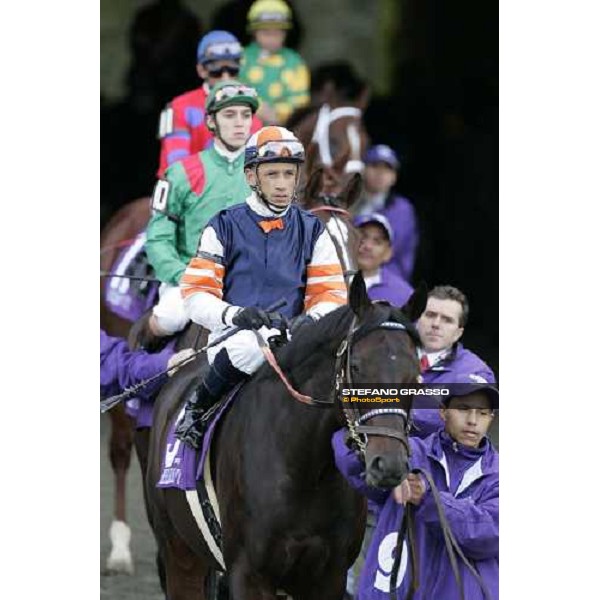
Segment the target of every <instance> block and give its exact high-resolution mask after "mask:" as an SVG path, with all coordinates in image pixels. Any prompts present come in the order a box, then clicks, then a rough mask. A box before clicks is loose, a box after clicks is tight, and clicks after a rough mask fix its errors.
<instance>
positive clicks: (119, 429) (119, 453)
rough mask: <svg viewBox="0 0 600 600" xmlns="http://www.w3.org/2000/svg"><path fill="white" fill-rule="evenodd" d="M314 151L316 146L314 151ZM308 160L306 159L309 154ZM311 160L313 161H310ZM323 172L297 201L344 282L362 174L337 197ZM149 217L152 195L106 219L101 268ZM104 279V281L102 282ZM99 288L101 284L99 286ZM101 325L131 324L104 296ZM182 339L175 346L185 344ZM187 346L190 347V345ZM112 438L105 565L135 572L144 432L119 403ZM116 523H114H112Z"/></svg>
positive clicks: (111, 328)
mask: <svg viewBox="0 0 600 600" xmlns="http://www.w3.org/2000/svg"><path fill="white" fill-rule="evenodd" d="M313 152H314V149H313ZM309 159H310V157H309ZM312 164H313V165H314V164H315V161H312ZM325 189H326V174H325V171H324V169H323V168H312V174H311V176H310V179H309V181H308V184H307V185H306V188H305V189H304V191H303V192H302V196H303V200H302V202H301V205H302V206H303V208H305V209H306V210H310V211H311V212H313V213H314V214H315V215H317V216H318V217H319V219H321V221H322V222H323V223H324V224H325V227H326V228H327V230H328V232H329V234H330V235H331V237H332V239H333V242H334V244H335V246H336V250H337V253H338V256H339V258H340V262H341V263H342V266H343V269H344V272H345V273H346V281H347V282H348V281H349V278H350V274H351V273H352V272H354V271H355V269H356V255H357V249H358V240H359V237H358V234H357V232H356V230H355V229H354V227H352V224H351V217H350V213H349V212H348V208H349V207H350V206H351V205H352V204H353V203H354V202H355V201H356V200H357V199H358V197H359V195H360V191H361V177H360V175H358V174H355V175H354V176H353V177H352V178H351V179H350V180H349V181H348V182H347V183H346V186H345V188H344V189H340V191H339V193H338V194H337V195H335V194H332V193H328V194H326V193H325ZM149 218H150V199H149V198H140V199H138V200H134V201H133V202H130V203H129V204H127V205H125V206H124V207H123V208H122V209H120V210H119V211H118V212H117V213H115V215H114V216H113V217H112V218H111V219H110V221H109V222H108V223H107V225H106V227H105V228H104V229H103V231H102V234H101V238H100V239H101V255H100V268H101V270H102V271H105V272H111V271H112V267H113V265H114V263H115V261H116V260H117V257H118V256H119V253H120V252H121V251H122V249H123V248H124V247H127V244H130V243H131V241H132V240H133V239H134V238H135V237H136V236H137V235H138V234H139V233H140V232H141V231H143V230H144V229H145V228H146V226H147V224H148V221H149ZM105 283H106V281H105V280H104V281H102V285H103V284H105ZM101 289H103V288H101ZM100 315H101V316H100V323H101V326H102V328H103V329H104V330H105V331H106V332H107V333H109V334H110V335H116V336H120V337H124V338H127V337H128V334H129V330H130V329H131V326H132V323H131V322H129V321H127V320H125V319H123V318H121V317H119V316H118V315H116V314H114V313H112V312H111V311H110V309H109V307H108V306H107V304H106V302H105V299H104V294H103V293H101V298H100ZM184 339H186V338H180V340H179V341H178V344H177V345H178V348H179V349H181V348H184V347H188V346H186V345H185V343H184V342H183V340H184ZM190 347H191V346H190ZM110 419H111V437H110V442H109V453H110V461H111V466H112V469H113V472H114V474H115V512H114V521H113V524H111V530H110V531H111V552H110V554H109V556H108V558H107V568H108V569H109V570H110V571H116V572H125V573H131V572H133V560H132V557H131V551H130V547H129V540H130V538H131V532H130V530H129V527H128V525H127V520H126V476H127V471H128V469H129V465H130V462H131V452H132V447H133V444H134V441H135V447H136V451H137V454H138V458H139V460H140V464H141V466H142V470H144V463H145V457H146V454H147V445H148V439H147V436H148V434H147V432H145V433H143V434H140V433H136V434H135V438H134V426H133V421H132V419H131V418H130V417H129V416H128V415H127V414H126V413H125V409H124V406H123V405H122V404H120V405H117V406H116V407H115V408H113V409H112V410H111V411H110ZM114 523H117V525H114Z"/></svg>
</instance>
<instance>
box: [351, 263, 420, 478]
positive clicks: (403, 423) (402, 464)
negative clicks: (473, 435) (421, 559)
mask: <svg viewBox="0 0 600 600" xmlns="http://www.w3.org/2000/svg"><path fill="white" fill-rule="evenodd" d="M426 301H427V289H426V286H425V285H421V286H419V288H418V289H417V290H416V291H415V292H414V294H413V295H412V296H411V298H410V299H409V301H408V302H407V303H406V305H405V306H404V307H402V308H395V307H392V306H390V305H387V304H381V303H372V302H371V301H370V299H369V297H368V296H367V291H366V288H365V284H364V281H363V278H362V274H360V273H359V274H358V275H356V276H355V278H354V280H353V282H352V286H351V288H350V307H351V308H352V311H353V312H354V315H355V319H354V321H355V322H354V327H353V328H352V331H351V333H350V334H349V336H348V341H347V348H346V349H345V351H346V353H347V355H346V360H347V363H348V366H347V368H346V373H345V380H346V383H345V385H346V386H347V387H361V385H360V384H361V383H369V384H373V383H376V384H378V385H382V386H385V385H386V384H390V386H391V387H394V385H392V384H396V385H397V384H407V383H408V384H410V383H417V382H418V380H419V363H418V358H417V352H416V347H417V345H418V344H419V337H418V333H417V331H416V329H415V328H414V326H413V323H414V321H416V320H417V319H418V317H419V316H420V315H421V313H422V312H423V310H424V309H425V304H426ZM411 403H412V398H411V397H410V396H404V397H402V400H401V402H400V404H399V405H397V406H396V407H395V408H376V409H373V407H362V406H361V407H358V408H356V407H355V405H345V406H344V410H345V411H346V419H347V421H348V422H349V424H350V425H351V427H350V429H351V437H353V439H354V441H355V442H356V443H357V444H358V446H359V447H360V448H361V450H362V451H363V453H364V459H365V465H366V476H367V477H366V481H367V483H368V484H369V485H375V486H379V487H393V486H394V485H397V484H398V483H400V482H401V481H402V479H404V477H405V476H406V475H407V473H408V456H409V446H408V427H409V413H410V409H411ZM352 430H354V431H352ZM365 440H366V441H365Z"/></svg>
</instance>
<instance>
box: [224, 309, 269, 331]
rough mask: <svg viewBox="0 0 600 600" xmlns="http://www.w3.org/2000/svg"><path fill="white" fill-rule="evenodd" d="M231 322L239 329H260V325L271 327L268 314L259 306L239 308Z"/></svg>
mask: <svg viewBox="0 0 600 600" xmlns="http://www.w3.org/2000/svg"><path fill="white" fill-rule="evenodd" d="M231 322H232V323H233V324H234V325H235V326H236V327H239V328H240V329H260V328H261V327H263V326H264V327H271V319H269V315H268V314H267V313H266V312H265V311H264V310H262V309H261V308H256V307H255V306H249V307H248V308H244V309H243V310H241V311H240V312H239V313H237V315H235V317H233V319H231Z"/></svg>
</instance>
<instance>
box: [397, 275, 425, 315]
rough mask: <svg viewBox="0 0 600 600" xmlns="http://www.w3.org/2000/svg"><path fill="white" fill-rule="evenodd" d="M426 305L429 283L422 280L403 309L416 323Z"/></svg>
mask: <svg viewBox="0 0 600 600" xmlns="http://www.w3.org/2000/svg"><path fill="white" fill-rule="evenodd" d="M426 306H427V284H426V283H425V282H424V281H421V283H419V285H418V287H417V289H416V290H415V291H414V292H413V293H412V296H411V297H410V298H409V299H408V301H407V302H406V304H405V305H404V306H403V307H402V308H401V310H402V312H403V313H404V314H405V315H406V316H407V317H408V318H409V319H410V320H411V322H413V323H414V322H415V321H417V320H418V319H419V317H420V316H421V315H422V314H423V311H424V310H425V307H426Z"/></svg>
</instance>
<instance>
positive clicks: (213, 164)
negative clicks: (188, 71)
mask: <svg viewBox="0 0 600 600" xmlns="http://www.w3.org/2000/svg"><path fill="white" fill-rule="evenodd" d="M257 108H258V98H257V96H256V91H255V90H254V89H253V88H249V87H247V86H244V85H242V84H240V83H239V82H237V81H222V82H219V83H218V84H217V85H215V87H214V88H213V89H212V90H211V93H210V95H209V97H208V100H207V103H206V110H207V125H208V127H209V128H210V129H211V131H212V132H213V133H214V135H215V143H214V145H213V146H212V147H210V148H208V149H207V150H204V151H203V152H200V153H196V154H193V155H191V156H188V157H187V158H185V159H183V160H181V161H178V162H176V163H175V164H174V165H172V166H170V167H169V168H168V169H167V172H166V174H165V178H164V179H159V180H158V182H157V184H156V187H155V189H154V193H153V196H152V217H151V219H150V223H149V224H148V230H147V234H146V235H147V238H146V253H147V254H148V259H149V261H150V263H151V264H152V266H153V267H154V271H155V272H156V276H157V277H158V279H160V281H161V282H162V285H161V287H160V290H159V294H160V300H159V302H158V304H157V305H156V306H155V307H154V310H153V314H152V316H151V317H150V321H149V327H150V332H151V333H152V334H153V335H154V336H156V337H163V336H167V335H171V334H174V333H176V332H178V331H181V330H182V329H183V328H184V327H185V325H186V324H187V322H188V318H187V316H186V313H185V310H184V306H183V300H182V297H181V290H180V289H179V280H180V279H181V276H182V275H183V273H184V271H185V269H186V266H187V264H188V262H189V261H190V259H191V258H192V257H193V256H194V255H195V254H196V250H197V248H198V240H199V239H200V234H201V232H202V229H203V228H204V227H205V226H206V224H207V223H208V221H209V220H210V219H211V218H212V217H213V216H214V215H215V214H216V213H218V212H219V211H220V210H221V209H223V208H227V207H228V206H232V205H233V204H237V203H239V202H242V201H243V198H244V197H245V196H247V195H248V193H249V192H250V188H249V187H248V184H247V183H246V179H245V177H244V170H243V166H244V147H245V145H246V141H247V140H248V137H249V136H250V127H251V124H252V116H253V114H254V113H255V112H256V109H257Z"/></svg>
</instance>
